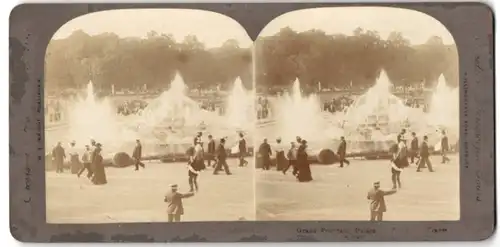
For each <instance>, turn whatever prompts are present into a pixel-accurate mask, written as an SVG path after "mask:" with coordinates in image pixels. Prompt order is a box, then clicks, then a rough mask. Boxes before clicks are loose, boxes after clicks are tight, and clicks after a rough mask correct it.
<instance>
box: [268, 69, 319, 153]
mask: <svg viewBox="0 0 500 247" xmlns="http://www.w3.org/2000/svg"><path fill="white" fill-rule="evenodd" d="M276 106H277V109H276V111H277V113H278V115H277V117H278V118H279V123H278V125H279V127H278V128H279V132H278V133H277V135H278V136H277V137H281V138H282V139H283V141H284V143H288V142H290V141H294V140H295V138H296V136H300V137H302V138H304V139H307V140H308V141H310V140H315V139H318V138H321V139H323V135H321V132H322V131H324V127H326V126H325V121H324V119H323V118H322V115H323V114H322V113H321V107H320V102H319V99H318V97H317V95H314V94H311V95H309V96H307V97H305V96H303V95H302V91H301V88H300V82H299V80H298V79H296V80H295V81H294V82H293V87H292V91H291V94H290V93H285V94H284V95H283V96H282V97H281V98H280V99H279V100H278V101H277V102H276Z"/></svg>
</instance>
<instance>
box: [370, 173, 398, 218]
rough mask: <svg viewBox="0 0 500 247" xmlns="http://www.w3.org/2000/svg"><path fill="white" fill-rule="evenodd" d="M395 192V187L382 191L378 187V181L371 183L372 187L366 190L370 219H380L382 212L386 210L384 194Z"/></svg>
mask: <svg viewBox="0 0 500 247" xmlns="http://www.w3.org/2000/svg"><path fill="white" fill-rule="evenodd" d="M394 193H396V190H395V189H392V190H390V191H383V190H381V189H380V182H375V183H373V189H371V190H370V191H369V192H368V196H367V197H366V199H368V200H370V221H382V219H383V216H384V213H385V212H386V211H387V207H386V205H385V198H384V197H385V196H388V195H392V194H394Z"/></svg>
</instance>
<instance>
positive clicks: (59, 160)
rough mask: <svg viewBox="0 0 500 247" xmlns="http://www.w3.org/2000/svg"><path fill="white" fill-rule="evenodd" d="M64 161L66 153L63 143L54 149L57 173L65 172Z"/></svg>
mask: <svg viewBox="0 0 500 247" xmlns="http://www.w3.org/2000/svg"><path fill="white" fill-rule="evenodd" d="M64 159H66V152H65V151H64V148H63V147H62V145H61V142H57V145H56V146H55V147H54V149H52V161H53V162H54V163H55V166H56V172H57V173H62V172H64Z"/></svg>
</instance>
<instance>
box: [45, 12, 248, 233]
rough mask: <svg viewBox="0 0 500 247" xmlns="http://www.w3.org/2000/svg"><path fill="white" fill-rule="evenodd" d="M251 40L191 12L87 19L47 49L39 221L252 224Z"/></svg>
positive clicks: (209, 15) (221, 19)
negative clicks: (43, 182)
mask: <svg viewBox="0 0 500 247" xmlns="http://www.w3.org/2000/svg"><path fill="white" fill-rule="evenodd" d="M252 59H253V58H252V41H251V39H250V38H249V37H248V35H247V33H246V31H245V30H244V29H243V28H242V27H241V26H240V25H239V24H238V23H237V22H236V21H234V20H232V19H231V18H229V17H226V16H224V15H221V14H217V13H213V12H208V11H198V10H185V9H175V10H173V9H172V10H165V9H133V10H112V11H103V12H97V13H92V14H87V15H84V16H81V17H78V18H76V19H73V20H71V21H69V22H68V23H66V24H65V25H64V26H62V27H61V28H60V29H59V30H58V31H57V32H56V33H55V34H54V36H53V38H52V40H51V41H50V43H49V45H48V47H47V51H46V55H45V78H44V90H45V91H44V106H45V150H46V157H45V159H46V160H45V161H46V162H45V163H46V220H47V222H48V223H120V222H179V221H191V222H193V221H242V220H243V221H244V220H255V207H254V204H255V203H254V168H253V167H254V165H253V162H254V161H253V159H252V158H251V157H252V156H253V145H252V143H253V137H252V129H253V126H254V124H255V123H254V85H253V81H254V80H253V73H252Z"/></svg>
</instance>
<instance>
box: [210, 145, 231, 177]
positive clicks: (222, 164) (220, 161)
mask: <svg viewBox="0 0 500 247" xmlns="http://www.w3.org/2000/svg"><path fill="white" fill-rule="evenodd" d="M225 143H226V139H224V138H222V139H220V142H219V147H218V148H217V155H216V162H217V165H216V166H215V169H214V173H213V174H214V175H217V174H218V173H219V171H220V170H222V168H224V171H225V172H226V174H227V175H231V172H230V171H229V166H228V165H227V161H226V159H227V153H226V148H225V147H224V144H225Z"/></svg>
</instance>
